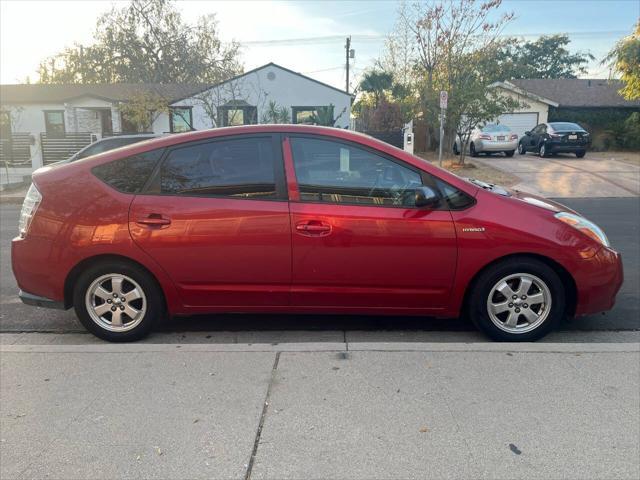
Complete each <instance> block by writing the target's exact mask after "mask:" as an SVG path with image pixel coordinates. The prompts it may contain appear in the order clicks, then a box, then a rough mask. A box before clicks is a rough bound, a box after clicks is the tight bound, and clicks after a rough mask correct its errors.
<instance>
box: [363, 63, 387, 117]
mask: <svg viewBox="0 0 640 480" xmlns="http://www.w3.org/2000/svg"><path fill="white" fill-rule="evenodd" d="M392 85H393V75H391V74H390V73H387V72H377V71H375V70H373V71H370V72H367V73H365V74H364V76H363V77H362V80H361V81H360V90H362V91H363V92H368V93H371V94H372V95H373V98H374V102H375V107H376V108H378V103H379V102H380V99H381V98H382V97H383V96H384V91H385V90H389V89H391V87H392Z"/></svg>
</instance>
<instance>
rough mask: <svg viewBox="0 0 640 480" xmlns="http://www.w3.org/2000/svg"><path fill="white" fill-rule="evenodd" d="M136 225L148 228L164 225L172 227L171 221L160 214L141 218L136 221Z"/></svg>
mask: <svg viewBox="0 0 640 480" xmlns="http://www.w3.org/2000/svg"><path fill="white" fill-rule="evenodd" d="M136 223H137V224H138V225H143V226H146V227H162V226H164V225H170V224H171V219H170V218H167V217H165V216H163V215H160V214H159V213H151V214H149V215H147V216H146V217H142V218H139V219H138V220H136Z"/></svg>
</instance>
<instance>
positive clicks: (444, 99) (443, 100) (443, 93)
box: [440, 90, 449, 109]
mask: <svg viewBox="0 0 640 480" xmlns="http://www.w3.org/2000/svg"><path fill="white" fill-rule="evenodd" d="M448 100H449V94H448V93H447V92H446V91H445V90H442V91H441V92H440V108H442V109H446V108H447V101H448Z"/></svg>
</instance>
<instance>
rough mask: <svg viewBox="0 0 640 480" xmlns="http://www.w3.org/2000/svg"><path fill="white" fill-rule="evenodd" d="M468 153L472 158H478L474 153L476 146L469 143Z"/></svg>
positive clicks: (476, 153)
mask: <svg viewBox="0 0 640 480" xmlns="http://www.w3.org/2000/svg"><path fill="white" fill-rule="evenodd" d="M469 153H470V154H471V156H472V157H477V156H478V152H476V146H475V145H474V143H473V142H471V145H469Z"/></svg>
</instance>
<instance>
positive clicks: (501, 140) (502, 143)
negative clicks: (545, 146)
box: [453, 123, 518, 157]
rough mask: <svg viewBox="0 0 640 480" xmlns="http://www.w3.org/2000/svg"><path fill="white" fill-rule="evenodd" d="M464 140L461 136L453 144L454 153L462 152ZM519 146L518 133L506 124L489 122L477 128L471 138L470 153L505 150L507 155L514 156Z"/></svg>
mask: <svg viewBox="0 0 640 480" xmlns="http://www.w3.org/2000/svg"><path fill="white" fill-rule="evenodd" d="M461 145H462V142H461V140H460V137H457V138H456V141H455V143H454V144H453V153H455V154H456V155H458V154H459V153H460V149H461ZM517 148H518V135H517V134H516V133H513V132H512V131H511V129H510V128H509V127H507V126H506V125H499V124H497V123H488V124H486V125H485V126H484V127H481V128H476V129H475V130H474V131H473V132H472V133H471V138H470V139H469V154H470V155H471V156H472V157H477V156H478V154H480V153H486V154H490V153H499V152H503V153H504V154H505V155H506V156H507V157H513V154H514V153H515V151H516V149H517Z"/></svg>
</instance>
